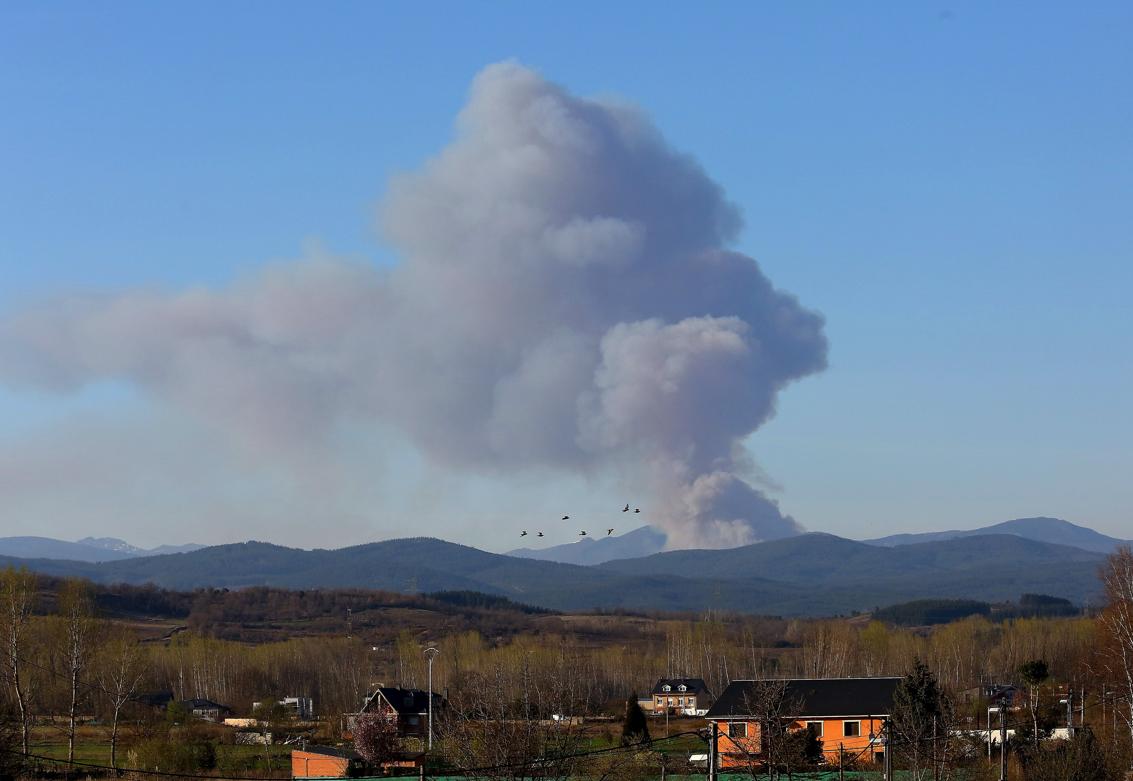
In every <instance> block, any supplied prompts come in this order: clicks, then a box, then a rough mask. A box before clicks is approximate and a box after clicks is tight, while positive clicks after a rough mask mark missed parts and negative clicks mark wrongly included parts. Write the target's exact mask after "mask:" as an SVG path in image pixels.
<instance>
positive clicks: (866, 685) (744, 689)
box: [705, 678, 901, 769]
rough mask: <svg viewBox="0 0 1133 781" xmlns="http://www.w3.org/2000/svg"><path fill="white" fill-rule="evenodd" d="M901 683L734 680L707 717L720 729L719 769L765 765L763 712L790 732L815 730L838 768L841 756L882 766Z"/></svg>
mask: <svg viewBox="0 0 1133 781" xmlns="http://www.w3.org/2000/svg"><path fill="white" fill-rule="evenodd" d="M900 680H901V679H900V678H805V679H789V680H770V681H732V682H731V683H730V684H728V688H727V689H725V690H724V693H723V694H721V695H720V698H719V699H718V700H716V703H715V704H714V705H713V706H712V708H711V709H709V711H708V713H707V714H706V715H705V718H706V719H708V720H709V721H710V722H713V723H715V725H716V726H717V728H718V738H717V742H716V756H717V757H718V759H717V766H718V767H720V768H721V769H732V768H750V767H752V766H757V765H760V764H761V763H762V761H763V756H764V753H765V750H766V744H765V742H764V740H763V735H762V734H761V729H760V720H761V719H760V717H759V716H758V714H759V713H761V712H762V713H767V712H777V713H778V714H780V715H779V717H778V718H780V719H781V720H782V721H783V722H785V723H786V726H787V729H789V730H803V729H811V730H813V731H814V732H815V735H816V737H817V738H818V740H819V741H821V744H822V754H823V758H824V759H825V761H826V762H828V763H830V764H837V763H838V759H839V755H843V756H844V757H845V760H846V761H847V762H851V761H854V762H869V761H878V762H879V761H881V760H882V759H884V757H885V740H884V729H885V722H886V719H887V718H888V717H889V714H890V713H891V711H892V710H893V693H894V692H895V691H896V689H897V684H898V682H899V681H900ZM769 704H770V705H771V707H769Z"/></svg>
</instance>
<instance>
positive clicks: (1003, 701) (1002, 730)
mask: <svg viewBox="0 0 1133 781" xmlns="http://www.w3.org/2000/svg"><path fill="white" fill-rule="evenodd" d="M999 781H1007V695H1006V694H1001V695H999Z"/></svg>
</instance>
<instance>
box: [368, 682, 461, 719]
mask: <svg viewBox="0 0 1133 781" xmlns="http://www.w3.org/2000/svg"><path fill="white" fill-rule="evenodd" d="M379 697H380V698H381V699H382V700H384V701H385V702H386V703H387V704H389V706H390V707H391V708H393V709H394V710H395V711H397V713H398V715H399V716H410V715H412V716H420V715H422V714H424V713H427V712H428V710H429V693H428V692H423V691H421V690H420V689H398V688H395V687H393V686H383V687H381V688H379V689H378V690H377V691H375V692H374V693H373V694H371V695H370V696H369V697H367V698H366V704H365V705H363V706H362V712H363V713H367V712H368V711H369V710H370V708H371V706H372V705H373V703H374V702H375V701H376V700H377V699H378V698H379ZM442 702H443V700H442V698H441V697H440V695H438V694H436V693H435V692H434V693H433V710H434V711H435V710H437V709H438V708H440V707H441V704H442Z"/></svg>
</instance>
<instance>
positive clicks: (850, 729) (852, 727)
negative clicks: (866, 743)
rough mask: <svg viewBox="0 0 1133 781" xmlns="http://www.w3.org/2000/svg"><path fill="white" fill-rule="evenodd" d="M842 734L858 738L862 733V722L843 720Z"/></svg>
mask: <svg viewBox="0 0 1133 781" xmlns="http://www.w3.org/2000/svg"><path fill="white" fill-rule="evenodd" d="M842 734H843V735H844V736H845V737H847V738H856V737H857V736H858V735H860V734H862V723H861V722H860V721H843V722H842Z"/></svg>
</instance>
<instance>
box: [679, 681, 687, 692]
mask: <svg viewBox="0 0 1133 781" xmlns="http://www.w3.org/2000/svg"><path fill="white" fill-rule="evenodd" d="M687 688H688V687H687V686H685V685H684V684H683V683H682V684H681V685H680V686H678V687H677V691H681V692H683V691H684V690H685V689H687Z"/></svg>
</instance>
